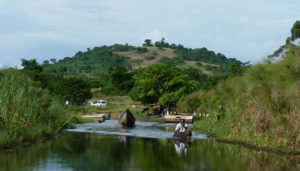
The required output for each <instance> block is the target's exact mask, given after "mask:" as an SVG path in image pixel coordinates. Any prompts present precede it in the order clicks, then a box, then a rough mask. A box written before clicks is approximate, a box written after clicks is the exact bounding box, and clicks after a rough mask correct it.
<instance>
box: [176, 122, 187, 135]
mask: <svg viewBox="0 0 300 171" xmlns="http://www.w3.org/2000/svg"><path fill="white" fill-rule="evenodd" d="M186 129H187V125H186V123H185V120H184V119H181V120H180V123H178V124H177V125H176V128H175V130H174V135H173V136H175V135H178V134H184V133H185V130H186Z"/></svg>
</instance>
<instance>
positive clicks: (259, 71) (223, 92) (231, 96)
mask: <svg viewBox="0 0 300 171" xmlns="http://www.w3.org/2000/svg"><path fill="white" fill-rule="evenodd" d="M178 106H179V110H182V111H189V112H194V111H196V112H201V113H209V114H210V115H209V117H208V118H207V119H203V120H200V121H198V122H196V126H197V127H199V128H201V129H203V130H206V131H208V132H210V133H215V134H216V135H217V136H219V137H222V138H224V139H231V140H238V141H242V142H247V143H251V144H255V145H262V146H267V147H276V148H278V147H279V148H281V147H282V148H289V149H294V150H295V149H297V151H300V47H293V48H291V49H290V50H289V51H288V52H287V55H286V56H285V57H284V58H283V59H282V60H280V61H277V62H265V63H263V64H257V65H254V66H253V67H251V68H249V69H248V70H247V71H246V72H245V73H244V74H243V75H242V76H238V77H233V78H229V79H227V80H226V81H224V82H222V83H220V84H218V85H217V86H216V87H215V88H214V89H212V90H209V91H199V92H196V93H193V94H191V95H189V96H188V97H187V98H185V99H182V100H181V101H180V102H179V104H178ZM217 128H222V129H223V130H224V131H220V129H217Z"/></svg>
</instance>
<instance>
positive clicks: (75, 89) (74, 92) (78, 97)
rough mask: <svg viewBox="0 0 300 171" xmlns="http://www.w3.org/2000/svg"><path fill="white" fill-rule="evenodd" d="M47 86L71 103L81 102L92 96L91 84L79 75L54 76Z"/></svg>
mask: <svg viewBox="0 0 300 171" xmlns="http://www.w3.org/2000/svg"><path fill="white" fill-rule="evenodd" d="M47 88H48V89H49V90H50V91H51V92H53V93H54V94H56V95H60V96H62V97H63V98H64V99H65V100H68V101H70V103H75V104H80V103H83V102H85V100H86V99H89V98H91V97H92V94H91V91H90V90H91V85H90V84H89V83H88V82H87V81H86V80H85V79H82V78H78V77H61V76H56V77H53V78H51V79H49V81H48V85H47Z"/></svg>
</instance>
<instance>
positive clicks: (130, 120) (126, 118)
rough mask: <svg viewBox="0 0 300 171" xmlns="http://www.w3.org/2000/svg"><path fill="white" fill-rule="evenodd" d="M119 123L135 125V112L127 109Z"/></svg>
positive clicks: (128, 125)
mask: <svg viewBox="0 0 300 171" xmlns="http://www.w3.org/2000/svg"><path fill="white" fill-rule="evenodd" d="M119 123H120V124H121V125H123V126H127V127H133V126H134V124H135V118H134V116H133V114H132V113H131V112H130V111H129V109H126V111H125V112H123V113H122V116H121V117H120V120H119Z"/></svg>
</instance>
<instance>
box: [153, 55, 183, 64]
mask: <svg viewBox="0 0 300 171" xmlns="http://www.w3.org/2000/svg"><path fill="white" fill-rule="evenodd" d="M158 62H159V63H162V64H169V65H183V64H184V60H183V59H181V58H178V57H175V58H168V57H162V58H160V59H159V61H158Z"/></svg>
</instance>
